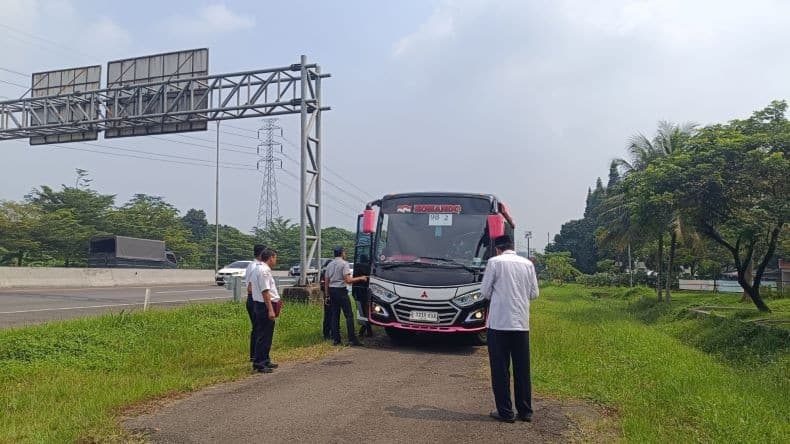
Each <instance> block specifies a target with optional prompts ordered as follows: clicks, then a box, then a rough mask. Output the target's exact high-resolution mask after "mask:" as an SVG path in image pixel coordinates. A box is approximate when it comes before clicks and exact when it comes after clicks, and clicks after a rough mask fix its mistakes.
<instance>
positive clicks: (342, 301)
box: [324, 246, 368, 345]
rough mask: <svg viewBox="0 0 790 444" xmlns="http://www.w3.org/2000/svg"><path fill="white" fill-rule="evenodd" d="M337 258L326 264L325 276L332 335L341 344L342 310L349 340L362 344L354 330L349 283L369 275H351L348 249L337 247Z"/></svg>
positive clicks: (336, 343)
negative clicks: (330, 309)
mask: <svg viewBox="0 0 790 444" xmlns="http://www.w3.org/2000/svg"><path fill="white" fill-rule="evenodd" d="M334 253H335V259H334V260H333V261H332V262H330V263H329V265H327V266H326V275H325V278H324V291H325V294H328V295H329V301H330V305H331V307H332V337H333V339H334V344H335V345H340V312H341V311H342V312H343V316H345V318H346V327H347V329H348V342H349V344H350V345H361V343H360V342H359V339H357V335H356V333H355V332H354V312H353V311H352V310H351V300H349V299H348V288H347V285H350V284H353V283H355V282H365V281H367V280H368V277H367V276H357V277H351V267H350V266H349V265H348V262H346V250H345V248H343V247H340V246H338V247H335V251H334Z"/></svg>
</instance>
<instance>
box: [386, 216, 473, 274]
mask: <svg viewBox="0 0 790 444" xmlns="http://www.w3.org/2000/svg"><path fill="white" fill-rule="evenodd" d="M487 246H488V235H487V233H486V216H485V215H483V214H446V213H444V214H443V213H419V214H417V213H407V214H383V217H382V220H381V228H380V231H379V237H378V242H377V244H376V253H375V257H376V259H377V263H378V264H380V265H382V266H387V265H388V264H389V265H394V264H404V263H409V264H415V263H417V264H435V265H439V266H442V265H443V266H463V267H475V268H477V267H482V266H483V265H484V262H485V260H486V259H488V258H487V257H486V252H487Z"/></svg>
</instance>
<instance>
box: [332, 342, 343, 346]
mask: <svg viewBox="0 0 790 444" xmlns="http://www.w3.org/2000/svg"><path fill="white" fill-rule="evenodd" d="M332 345H343V344H342V343H341V342H340V341H334V342H332Z"/></svg>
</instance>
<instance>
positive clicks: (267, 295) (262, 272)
mask: <svg viewBox="0 0 790 444" xmlns="http://www.w3.org/2000/svg"><path fill="white" fill-rule="evenodd" d="M260 261H261V263H260V264H259V265H258V266H257V267H255V268H254V269H253V270H252V275H251V276H250V278H249V281H250V283H251V284H252V299H253V301H254V303H253V304H254V308H253V311H254V313H255V350H254V353H253V354H254V358H253V359H254V360H253V362H252V368H253V370H255V371H257V372H260V373H271V372H272V370H273V369H275V368H277V367H278V366H277V364H275V363H273V362H272V360H271V358H270V357H269V352H270V351H271V348H272V338H273V337H274V320H275V319H276V318H277V313H276V310H275V307H276V306H277V305H279V304H280V294H279V293H278V292H277V284H276V283H275V281H274V276H273V275H272V267H274V266H275V265H277V252H276V251H274V250H271V249H268V248H267V249H264V250H263V252H262V253H261V256H260Z"/></svg>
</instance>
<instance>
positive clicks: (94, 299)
mask: <svg viewBox="0 0 790 444" xmlns="http://www.w3.org/2000/svg"><path fill="white" fill-rule="evenodd" d="M149 288H150V289H151V299H150V300H151V304H153V306H157V307H159V306H168V305H181V304H184V303H187V302H215V301H222V300H229V299H230V298H232V296H233V295H232V293H231V292H230V291H229V290H226V289H225V288H223V287H218V286H216V285H209V284H206V285H178V286H172V285H168V286H151V287H149ZM144 300H145V287H109V288H68V289H52V288H42V289H19V290H0V328H6V327H21V326H24V325H31V324H38V323H42V322H46V321H52V320H59V319H71V318H77V317H83V316H87V315H95V314H101V313H106V312H113V311H115V312H117V311H120V310H133V309H140V308H141V307H142V306H143V301H144Z"/></svg>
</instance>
